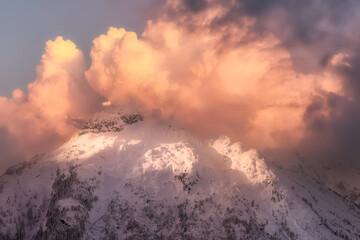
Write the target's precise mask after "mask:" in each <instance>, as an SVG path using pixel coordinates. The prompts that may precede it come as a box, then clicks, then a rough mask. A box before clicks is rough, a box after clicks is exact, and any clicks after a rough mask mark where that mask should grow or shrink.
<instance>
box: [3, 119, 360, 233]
mask: <svg viewBox="0 0 360 240" xmlns="http://www.w3.org/2000/svg"><path fill="white" fill-rule="evenodd" d="M0 206H1V207H0V239H360V209H359V208H358V207H357V206H356V205H355V204H353V203H351V202H349V201H347V200H345V199H343V198H341V197H340V196H338V195H336V194H335V193H334V192H332V191H330V190H328V189H327V188H325V187H323V186H322V185H320V184H318V183H316V182H314V181H312V180H310V179H308V178H306V177H304V175H301V174H298V173H295V172H292V171H288V170H284V169H280V168H277V167H276V166H274V165H273V164H271V163H269V162H266V161H265V160H263V159H261V158H260V157H259V156H258V154H257V153H256V151H255V150H249V151H242V149H241V146H240V144H238V143H232V142H231V140H230V139H229V138H227V137H221V138H219V139H217V140H212V141H203V140H200V139H197V138H196V137H194V136H192V135H191V134H189V133H187V132H186V131H185V130H184V129H182V128H179V127H176V126H173V125H171V124H168V123H164V122H162V123H159V122H157V121H155V120H152V119H150V118H145V119H143V118H142V117H141V116H140V115H139V114H137V113H129V112H127V113H121V114H120V113H117V112H110V113H109V112H108V113H105V114H104V113H103V114H100V115H98V116H96V117H95V118H94V119H93V121H91V122H89V123H88V124H87V125H86V126H85V127H84V129H82V130H80V131H79V132H78V133H77V134H76V135H75V136H73V138H72V139H71V140H70V141H69V142H67V143H65V144H64V145H63V146H61V147H60V148H59V149H58V150H57V151H55V152H54V153H52V154H50V155H47V156H37V157H35V158H34V159H33V160H32V161H30V162H27V163H23V164H21V165H18V166H15V167H12V168H10V169H8V171H7V172H6V173H5V174H4V175H2V176H1V177H0Z"/></svg>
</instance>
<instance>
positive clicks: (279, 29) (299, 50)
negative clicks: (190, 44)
mask: <svg viewBox="0 0 360 240" xmlns="http://www.w3.org/2000/svg"><path fill="white" fill-rule="evenodd" d="M214 5H218V6H222V7H225V8H226V9H227V10H226V12H225V13H224V14H223V15H222V16H221V17H218V18H215V19H214V20H213V22H212V23H211V28H212V29H213V30H214V31H216V30H217V29H218V28H220V27H222V26H226V25H229V24H240V25H241V24H242V21H241V19H240V18H241V17H243V16H251V17H255V18H256V19H257V24H256V25H255V26H254V27H253V32H254V33H256V34H257V35H258V36H259V37H261V36H262V33H263V32H264V31H270V32H272V33H274V34H275V36H276V37H277V38H279V39H280V40H281V41H282V44H283V45H284V46H286V47H287V48H288V49H289V51H290V53H291V55H292V59H293V61H294V63H295V66H294V67H295V69H296V70H298V71H302V72H317V71H319V69H321V68H323V67H325V66H326V65H327V63H328V60H329V59H330V58H331V56H332V55H333V54H336V53H337V52H338V51H339V50H341V49H343V48H346V46H348V45H349V44H351V42H352V41H353V40H352V39H350V38H351V37H350V36H349V32H350V31H359V30H357V29H356V27H355V26H351V24H353V23H354V19H355V18H356V17H357V16H356V14H357V12H358V11H357V10H358V9H359V6H360V2H359V1H355V0H346V1H338V0H303V1H298V0H296V1H295V0H236V1H228V0H221V1H220V0H215V1H209V0H208V1H205V0H201V1H196V0H183V1H182V4H181V5H179V6H177V8H175V9H174V8H172V7H170V8H168V9H167V12H168V16H169V17H170V18H172V19H173V20H175V21H182V24H185V25H188V26H190V27H191V28H194V26H193V25H192V17H191V15H192V14H197V13H199V12H201V11H205V10H206V9H207V8H210V7H213V6H214Z"/></svg>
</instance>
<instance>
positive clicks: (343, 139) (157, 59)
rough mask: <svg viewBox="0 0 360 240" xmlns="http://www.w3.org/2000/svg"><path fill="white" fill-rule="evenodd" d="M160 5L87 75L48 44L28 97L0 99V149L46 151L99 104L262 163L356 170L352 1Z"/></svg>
mask: <svg viewBox="0 0 360 240" xmlns="http://www.w3.org/2000/svg"><path fill="white" fill-rule="evenodd" d="M156 2H157V3H158V4H160V7H159V9H160V10H159V13H158V17H156V19H154V20H152V21H149V22H148V25H147V27H146V29H145V31H144V33H143V34H142V35H141V36H137V35H136V34H135V33H133V32H129V31H126V30H125V29H121V28H119V29H118V28H110V29H109V31H108V32H107V33H106V34H103V35H100V36H99V37H97V38H96V39H95V40H94V41H93V47H92V51H91V60H92V62H91V66H90V68H87V64H86V62H85V60H84V56H83V54H82V52H81V51H80V50H78V49H77V48H76V46H75V45H74V44H73V43H72V42H71V41H69V40H67V41H65V40H63V39H62V38H61V37H59V38H57V39H56V40H55V41H49V42H48V43H47V45H46V49H45V54H44V55H43V57H42V60H41V64H40V65H39V67H38V69H37V78H36V80H35V81H34V82H33V83H32V84H30V85H29V88H28V93H27V94H26V93H24V92H22V91H21V90H15V91H14V92H13V97H12V98H10V99H6V98H0V116H1V118H0V126H1V127H2V129H3V131H4V132H3V134H2V137H1V139H8V138H9V137H10V138H11V139H13V140H14V141H13V142H14V144H15V143H16V144H15V145H18V146H19V148H20V149H22V152H24V155H26V156H29V155H31V154H34V153H37V152H39V151H42V150H49V149H51V148H53V147H54V146H56V145H57V144H59V143H60V142H62V141H64V139H66V138H68V137H69V136H71V134H72V133H73V132H74V131H76V129H77V128H78V127H79V126H81V123H82V121H83V120H85V119H87V118H88V117H89V116H90V115H91V114H92V113H93V112H95V111H97V110H98V109H99V107H100V105H101V104H100V103H101V102H105V103H106V105H109V104H110V103H111V104H117V105H129V104H130V105H136V107H138V108H140V109H142V111H144V112H146V113H148V114H151V113H152V112H156V113H161V114H160V115H161V118H163V119H174V120H175V121H177V122H179V123H180V124H182V125H184V126H186V127H189V128H190V129H192V130H193V131H194V132H196V133H197V134H199V135H201V136H204V137H215V136H218V135H220V134H226V135H229V136H230V137H232V138H233V139H235V140H240V141H241V142H243V143H244V144H245V145H246V146H249V147H255V148H257V149H259V150H260V151H261V152H264V153H265V152H268V153H270V152H272V153H274V152H277V154H278V155H277V156H281V154H283V153H284V152H289V151H293V152H295V151H300V152H301V153H302V154H303V155H306V157H308V158H309V159H311V160H316V161H318V160H324V159H326V160H330V161H333V160H335V161H339V159H341V161H345V160H348V163H357V162H358V160H357V156H358V155H359V153H360V152H359V150H358V148H357V145H356V141H357V139H358V138H360V132H359V131H357V130H356V129H358V126H357V125H358V122H359V121H358V120H360V110H359V109H358V107H357V106H359V100H360V99H359V96H360V95H359V90H360V85H359V81H358V76H359V70H358V69H360V60H359V59H360V57H359V56H360V54H358V53H359V48H358V47H357V42H358V40H359V39H360V34H359V31H358V30H357V28H356V26H357V25H358V23H359V20H360V18H359V16H358V13H357V12H356V11H355V9H356V8H355V6H356V7H358V4H359V3H357V1H353V0H349V1H342V2H341V3H340V2H339V1H336V0H329V1H325V0H322V1H312V0H306V1H301V2H300V1H299V2H295V1H285V0H269V1H266V2H264V1H261V0H259V1H258V0H225V1H219V0H201V1H200V0H196V1H194V0H160V1H156ZM160 115H159V114H157V116H160ZM329 149H330V150H329Z"/></svg>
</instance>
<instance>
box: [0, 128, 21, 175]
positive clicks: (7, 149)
mask: <svg viewBox="0 0 360 240" xmlns="http://www.w3.org/2000/svg"><path fill="white" fill-rule="evenodd" d="M19 150H20V147H19V145H18V143H17V142H16V140H15V139H14V138H13V137H12V136H11V134H9V132H8V130H7V129H6V128H5V127H2V126H0V152H1V155H0V174H1V173H2V169H5V168H7V167H9V166H11V165H13V164H16V163H18V162H20V161H21V160H22V159H23V156H21V151H19Z"/></svg>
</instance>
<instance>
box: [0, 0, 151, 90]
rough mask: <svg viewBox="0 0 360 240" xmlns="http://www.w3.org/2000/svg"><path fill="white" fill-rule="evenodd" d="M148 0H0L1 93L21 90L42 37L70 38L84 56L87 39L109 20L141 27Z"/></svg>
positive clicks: (30, 78) (37, 56)
mask: <svg viewBox="0 0 360 240" xmlns="http://www.w3.org/2000/svg"><path fill="white" fill-rule="evenodd" d="M148 3H149V1H148V0H135V1H127V0H104V1H99V0H75V1H70V0H64V1H46V0H34V1H26V0H17V1H12V0H2V1H0V32H1V38H0V53H1V57H0V95H1V96H6V97H9V96H11V92H12V91H13V90H14V89H16V88H21V89H22V90H26V86H27V84H29V83H30V82H32V81H34V79H35V77H36V71H35V70H36V66H37V65H38V63H39V61H40V59H41V55H42V52H43V49H44V47H45V43H46V41H48V40H50V39H55V38H56V37H57V36H63V37H64V38H70V39H71V40H72V41H73V42H75V43H76V44H77V45H79V47H80V48H81V49H82V50H83V51H84V53H85V54H86V56H89V52H90V48H91V42H92V39H94V38H95V37H96V36H98V35H99V34H101V33H105V32H106V31H107V29H108V28H109V27H110V26H114V27H124V28H126V29H131V30H132V31H135V32H138V33H141V32H142V30H143V28H144V26H145V23H146V20H147V19H146V17H145V16H146V14H147V12H146V8H144V6H146V5H147V4H148Z"/></svg>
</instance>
